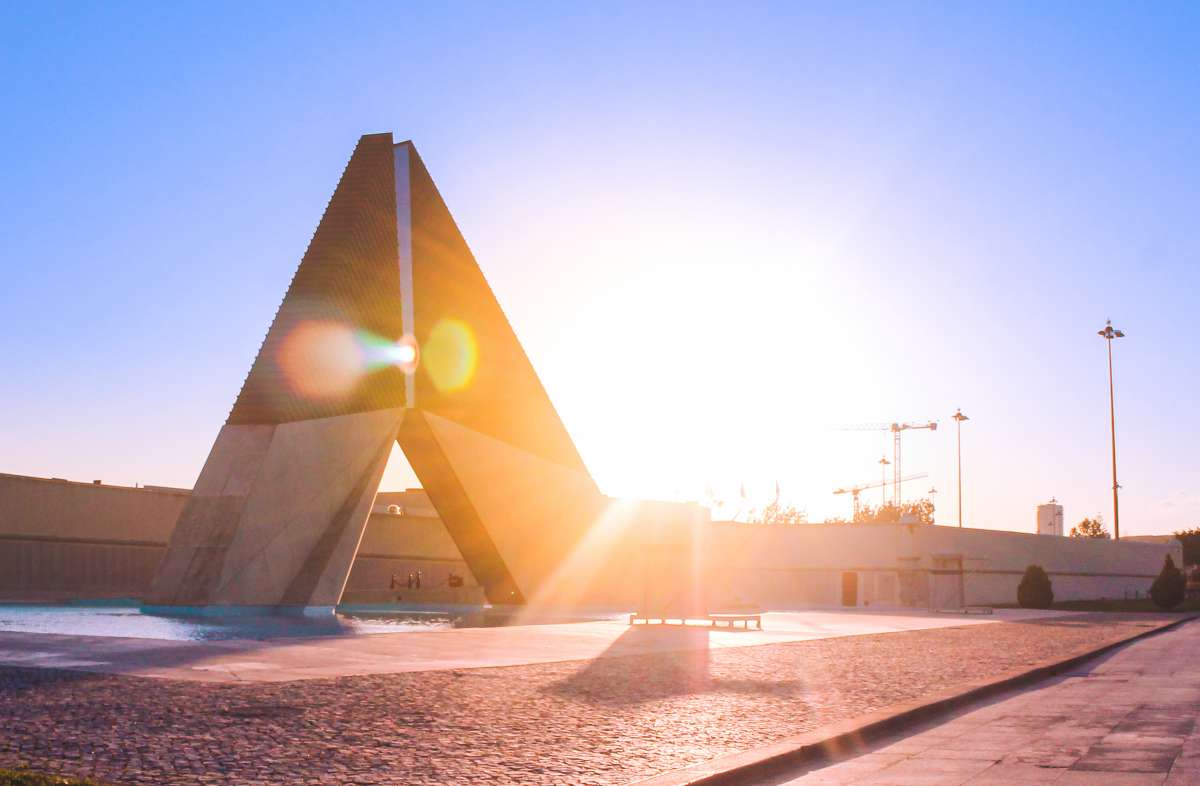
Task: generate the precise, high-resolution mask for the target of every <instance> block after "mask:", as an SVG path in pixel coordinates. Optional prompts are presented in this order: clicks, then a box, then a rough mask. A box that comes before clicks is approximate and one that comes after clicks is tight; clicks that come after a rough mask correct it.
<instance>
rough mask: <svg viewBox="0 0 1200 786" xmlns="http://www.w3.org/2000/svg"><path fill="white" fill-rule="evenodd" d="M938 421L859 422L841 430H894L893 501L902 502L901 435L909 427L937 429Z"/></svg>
mask: <svg viewBox="0 0 1200 786" xmlns="http://www.w3.org/2000/svg"><path fill="white" fill-rule="evenodd" d="M937 427H938V424H937V421H936V420H931V421H929V422H928V423H859V424H858V425H855V426H843V427H842V428H841V429H840V430H841V431H890V432H892V502H894V503H895V504H897V505H899V504H900V484H901V483H903V481H904V478H902V477H900V435H901V434H903V433H904V432H905V431H908V430H909V429H929V430H930V431H937Z"/></svg>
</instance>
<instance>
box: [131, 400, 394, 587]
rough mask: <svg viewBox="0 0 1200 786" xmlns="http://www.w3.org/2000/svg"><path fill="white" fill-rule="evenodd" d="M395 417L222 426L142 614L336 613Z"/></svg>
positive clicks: (381, 413) (380, 413) (377, 414)
mask: <svg viewBox="0 0 1200 786" xmlns="http://www.w3.org/2000/svg"><path fill="white" fill-rule="evenodd" d="M403 412H404V410H403V409H399V408H397V409H387V410H376V411H374V412H366V413H360V414H354V415H341V416H337V417H330V418H319V419H314V420H301V421H296V422H293V423H282V424H278V425H268V426H262V425H255V426H250V425H226V426H225V427H224V428H222V429H221V433H220V435H218V437H217V442H216V444H215V445H214V446H213V450H212V453H211V454H210V455H209V459H208V461H207V462H206V463H205V465H204V470H203V471H202V472H201V474H200V478H199V480H198V481H197V482H196V487H195V489H194V490H193V492H192V498H191V499H190V500H189V501H188V504H187V506H186V507H185V508H184V510H183V513H182V514H181V515H180V518H179V521H178V523H177V524H176V525H175V531H174V532H173V533H172V536H171V543H170V545H169V547H168V549H167V553H166V555H165V556H164V558H163V561H162V564H161V565H160V566H159V570H158V574H157V575H156V576H155V579H154V582H153V584H152V585H151V588H150V591H149V593H148V594H147V597H146V599H145V602H146V605H147V606H175V607H194V606H243V607H278V606H288V607H332V606H335V605H337V602H338V600H339V599H340V598H341V595H342V589H343V588H344V586H345V583H346V577H347V576H348V575H349V572H350V566H351V564H352V563H353V561H354V555H355V553H356V552H357V551H358V543H359V541H360V540H361V538H362V533H363V529H364V527H365V526H366V522H367V518H368V516H369V515H370V508H371V504H372V502H373V501H374V499H375V491H376V488H377V487H378V485H379V479H380V477H381V476H382V474H383V470H384V467H385V466H386V465H387V459H388V455H389V453H390V451H391V446H392V442H393V440H394V439H395V437H396V433H397V431H398V429H399V427H400V421H401V419H402V418H403Z"/></svg>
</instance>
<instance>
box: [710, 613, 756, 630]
mask: <svg viewBox="0 0 1200 786" xmlns="http://www.w3.org/2000/svg"><path fill="white" fill-rule="evenodd" d="M708 622H709V624H710V625H711V626H712V627H714V628H719V627H720V626H721V625H727V626H728V627H730V628H736V627H737V624H738V623H739V622H740V623H742V628H743V629H744V630H750V623H751V622H753V623H754V627H756V628H757V629H758V630H762V615H761V614H709V615H708Z"/></svg>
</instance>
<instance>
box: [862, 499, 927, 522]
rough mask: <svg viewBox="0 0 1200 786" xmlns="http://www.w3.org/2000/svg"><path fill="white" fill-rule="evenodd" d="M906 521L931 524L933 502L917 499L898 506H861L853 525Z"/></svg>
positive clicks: (890, 504) (890, 503)
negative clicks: (913, 520)
mask: <svg viewBox="0 0 1200 786" xmlns="http://www.w3.org/2000/svg"><path fill="white" fill-rule="evenodd" d="M906 519H908V520H912V519H915V520H916V522H917V523H918V524H932V523H933V502H932V501H931V500H928V499H919V500H916V501H915V502H903V503H901V504H900V505H897V504H896V503H894V502H889V503H887V504H886V505H880V506H879V507H877V508H873V507H871V506H870V505H863V506H862V507H861V508H859V509H858V512H857V513H855V514H854V523H855V524H899V523H901V522H902V521H904V520H906Z"/></svg>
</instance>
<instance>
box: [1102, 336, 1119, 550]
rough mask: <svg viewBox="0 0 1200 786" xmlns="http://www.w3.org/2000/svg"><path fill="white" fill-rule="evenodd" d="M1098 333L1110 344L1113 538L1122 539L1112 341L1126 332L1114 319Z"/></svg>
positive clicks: (1109, 425)
mask: <svg viewBox="0 0 1200 786" xmlns="http://www.w3.org/2000/svg"><path fill="white" fill-rule="evenodd" d="M1097 335H1099V336H1101V337H1102V338H1103V339H1104V342H1105V343H1106V344H1107V345H1108V429H1109V434H1110V435H1111V436H1112V478H1113V539H1114V540H1120V539H1121V511H1120V508H1118V507H1117V489H1118V488H1120V486H1118V485H1117V408H1116V404H1115V403H1114V401H1113V369H1112V343H1113V339H1114V338H1124V337H1125V334H1124V333H1122V332H1121V331H1120V330H1114V329H1113V326H1112V320H1111V319H1106V320H1105V321H1104V329H1103V330H1099V331H1097Z"/></svg>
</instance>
